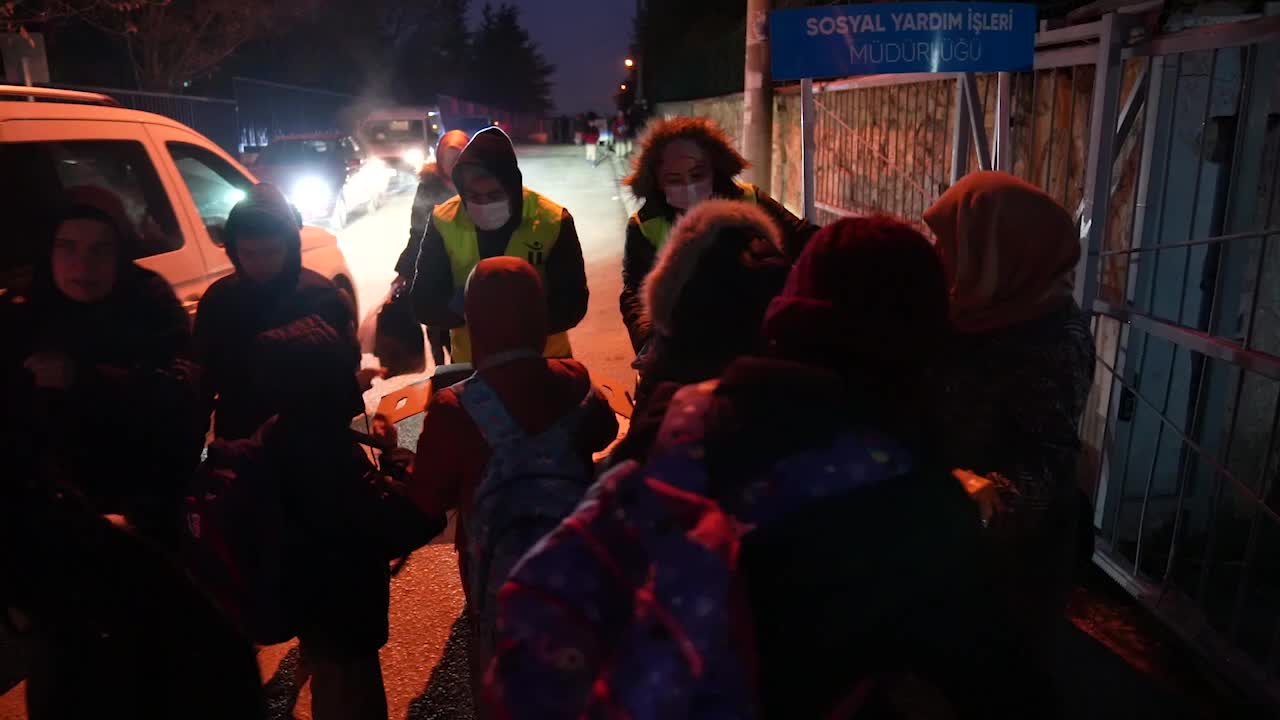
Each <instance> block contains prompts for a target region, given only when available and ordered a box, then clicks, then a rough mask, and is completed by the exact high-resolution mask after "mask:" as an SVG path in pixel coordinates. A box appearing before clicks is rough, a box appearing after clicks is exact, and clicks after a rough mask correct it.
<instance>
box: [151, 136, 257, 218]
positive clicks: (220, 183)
mask: <svg viewBox="0 0 1280 720" xmlns="http://www.w3.org/2000/svg"><path fill="white" fill-rule="evenodd" d="M167 147H168V148H169V154H170V155H171V156H173V163H174V164H175V165H177V166H178V173H179V174H181V175H182V181H183V182H184V183H185V184H186V186H187V191H188V192H190V193H191V199H192V200H194V201H195V205H196V210H197V211H198V212H199V213H200V219H201V220H202V221H203V222H204V224H205V226H206V227H221V226H222V225H223V224H224V223H226V222H227V215H228V214H230V213H231V208H233V207H235V205H236V203H238V202H240V201H241V200H243V199H244V197H245V193H246V192H248V190H249V188H251V187H253V182H252V181H251V180H249V178H247V177H245V176H244V175H243V174H241V172H240V171H239V170H237V169H236V168H235V166H233V165H232V164H231V163H229V162H227V161H226V160H223V159H222V158H221V157H219V156H218V154H217V153H214V152H210V151H209V150H208V149H207V148H202V147H200V146H199V145H191V144H188V143H181V142H171V143H167Z"/></svg>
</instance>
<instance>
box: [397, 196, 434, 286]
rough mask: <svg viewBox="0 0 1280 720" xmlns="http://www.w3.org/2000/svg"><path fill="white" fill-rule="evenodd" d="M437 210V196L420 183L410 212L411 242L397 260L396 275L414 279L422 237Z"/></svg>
mask: <svg viewBox="0 0 1280 720" xmlns="http://www.w3.org/2000/svg"><path fill="white" fill-rule="evenodd" d="M435 209H436V201H435V196H434V195H433V194H432V192H431V191H430V189H429V188H428V187H427V186H426V183H425V182H420V183H418V192H417V193H415V194H414V196H413V210H411V211H410V212H409V242H408V243H406V244H405V246H404V250H402V251H400V257H399V259H397V260H396V274H397V275H399V276H400V277H404V278H409V279H410V280H412V279H413V274H414V272H416V270H417V266H418V249H419V248H420V247H422V236H423V234H424V233H426V232H427V221H428V220H430V219H431V213H432V212H434V211H435Z"/></svg>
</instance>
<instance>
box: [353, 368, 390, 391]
mask: <svg viewBox="0 0 1280 720" xmlns="http://www.w3.org/2000/svg"><path fill="white" fill-rule="evenodd" d="M386 376H387V369H386V368H381V367H376V368H360V369H359V370H357V371H356V380H357V381H358V382H359V383H360V392H365V391H366V390H368V389H369V388H371V387H373V380H374V378H384V377H386Z"/></svg>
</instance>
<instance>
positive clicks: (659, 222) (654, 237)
mask: <svg viewBox="0 0 1280 720" xmlns="http://www.w3.org/2000/svg"><path fill="white" fill-rule="evenodd" d="M734 184H735V185H737V186H738V187H739V188H741V189H742V198H741V200H742V202H748V203H751V204H752V205H755V204H756V203H758V202H760V189H759V188H757V187H756V186H755V185H752V184H750V183H744V182H735V183H734ZM635 217H636V220H637V221H638V222H639V223H640V234H641V235H644V237H645V239H646V240H648V241H649V242H650V244H652V245H653V249H654V250H661V249H662V246H663V245H666V244H667V236H668V235H670V234H671V225H672V223H671V221H670V220H668V219H667V218H666V217H664V216H662V215H659V216H657V217H653V218H649V219H648V220H643V221H641V220H640V213H636V215H635Z"/></svg>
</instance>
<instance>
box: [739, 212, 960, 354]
mask: <svg viewBox="0 0 1280 720" xmlns="http://www.w3.org/2000/svg"><path fill="white" fill-rule="evenodd" d="M947 332H948V321H947V285H946V281H945V279H944V275H943V272H942V264H941V262H940V261H939V259H938V255H937V253H936V252H935V251H934V249H933V246H932V245H930V244H929V241H928V240H926V239H925V238H924V236H922V235H921V234H920V233H919V232H917V231H916V230H915V229H913V228H912V227H911V226H910V225H907V224H906V223H904V222H901V221H899V220H896V219H894V218H890V217H885V216H876V217H864V218H850V219H845V220H841V221H839V222H837V223H835V224H833V225H829V226H827V227H825V228H823V229H822V230H820V231H819V232H818V233H817V234H816V235H814V236H813V239H812V240H810V241H809V243H808V245H807V246H806V247H805V249H804V252H803V253H801V254H800V258H799V259H798V260H797V261H796V264H795V267H794V268H793V269H792V271H791V275H790V276H789V277H788V278H787V284H786V286H785V287H784V288H783V289H782V293H781V294H780V295H779V296H778V297H777V298H775V299H774V300H773V302H772V303H771V304H770V305H769V310H768V312H767V313H766V315H765V322H764V329H763V335H764V338H765V340H766V341H767V342H768V343H769V344H770V346H771V347H772V348H773V350H774V352H776V353H777V354H779V355H782V356H784V357H790V358H793V359H796V360H801V361H805V362H813V363H815V364H818V365H822V366H825V367H830V368H832V369H836V370H841V371H847V370H853V369H862V370H868V371H871V372H882V373H889V374H896V373H905V372H908V371H910V370H912V369H915V368H919V367H920V366H921V365H922V364H923V363H924V361H925V359H926V358H927V357H928V356H929V355H930V354H931V353H932V352H934V351H935V350H936V349H937V348H938V347H939V345H940V343H941V342H942V340H943V339H944V338H945V336H946V334H947Z"/></svg>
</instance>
